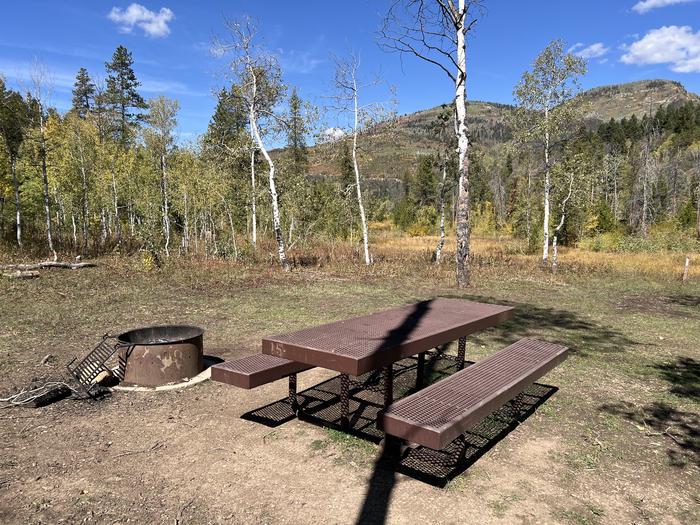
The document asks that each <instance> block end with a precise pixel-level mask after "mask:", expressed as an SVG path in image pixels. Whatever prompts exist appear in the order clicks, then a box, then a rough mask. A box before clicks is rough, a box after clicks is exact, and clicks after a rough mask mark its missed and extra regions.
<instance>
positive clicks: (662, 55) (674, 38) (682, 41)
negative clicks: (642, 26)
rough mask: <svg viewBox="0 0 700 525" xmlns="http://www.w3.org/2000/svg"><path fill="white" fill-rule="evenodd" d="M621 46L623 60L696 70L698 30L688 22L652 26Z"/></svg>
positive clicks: (699, 48) (680, 70)
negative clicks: (627, 44) (633, 40)
mask: <svg viewBox="0 0 700 525" xmlns="http://www.w3.org/2000/svg"><path fill="white" fill-rule="evenodd" d="M625 50H626V53H625V54H624V55H622V58H621V59H620V60H621V61H622V62H624V63H625V64H670V65H671V70H672V71H675V72H677V73H700V31H698V32H697V33H693V28H692V27H690V26H682V27H680V26H664V27H660V28H659V29H652V30H651V31H649V32H648V33H647V34H646V35H644V36H643V37H642V38H641V39H640V40H637V41H636V42H634V43H632V44H631V45H630V46H627V47H626V48H625Z"/></svg>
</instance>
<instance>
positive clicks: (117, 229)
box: [110, 166, 121, 240]
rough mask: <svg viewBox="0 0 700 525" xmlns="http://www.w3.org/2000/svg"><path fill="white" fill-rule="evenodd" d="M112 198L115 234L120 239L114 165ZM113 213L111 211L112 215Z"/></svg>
mask: <svg viewBox="0 0 700 525" xmlns="http://www.w3.org/2000/svg"><path fill="white" fill-rule="evenodd" d="M112 200H113V202H112V205H113V206H114V234H115V236H116V237H117V240H119V239H120V237H121V231H120V230H121V228H120V227H119V202H118V199H117V178H116V176H115V175H114V166H112ZM111 215H112V214H111V213H110V217H111ZM110 223H111V220H110Z"/></svg>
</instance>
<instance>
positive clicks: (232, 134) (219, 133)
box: [204, 86, 248, 147]
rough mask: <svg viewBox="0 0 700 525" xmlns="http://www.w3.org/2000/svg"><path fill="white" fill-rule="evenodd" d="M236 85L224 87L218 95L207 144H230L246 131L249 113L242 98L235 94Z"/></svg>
mask: <svg viewBox="0 0 700 525" xmlns="http://www.w3.org/2000/svg"><path fill="white" fill-rule="evenodd" d="M235 89H236V86H231V89H230V90H227V89H226V88H222V89H221V91H219V93H217V95H216V108H215V109H214V114H213V115H212V117H211V121H210V122H209V127H208V128H207V132H206V134H205V136H204V142H205V144H206V145H207V146H211V147H217V146H224V145H225V146H229V147H231V146H232V144H233V143H234V142H235V141H236V140H238V138H239V136H240V133H241V132H242V131H245V128H246V124H247V122H248V114H247V111H246V108H245V107H244V106H243V103H242V101H241V98H240V97H238V96H236V94H235V92H234V91H235Z"/></svg>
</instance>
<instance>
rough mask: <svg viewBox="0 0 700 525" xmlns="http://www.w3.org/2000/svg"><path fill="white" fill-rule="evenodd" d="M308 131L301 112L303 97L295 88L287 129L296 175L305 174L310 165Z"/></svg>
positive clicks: (293, 169) (291, 158) (291, 96)
mask: <svg viewBox="0 0 700 525" xmlns="http://www.w3.org/2000/svg"><path fill="white" fill-rule="evenodd" d="M306 133H307V130H306V123H305V122H304V117H303V116H302V114H301V99H300V98H299V95H298V94H297V90H296V88H294V89H293V90H292V94H291V95H290V97H289V123H288V129H287V148H288V150H289V155H290V160H291V164H292V172H293V173H294V175H302V176H305V175H306V170H307V169H308V167H309V152H308V150H307V148H306V139H305V136H306Z"/></svg>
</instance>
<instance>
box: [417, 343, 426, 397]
mask: <svg viewBox="0 0 700 525" xmlns="http://www.w3.org/2000/svg"><path fill="white" fill-rule="evenodd" d="M424 373H425V352H421V353H420V354H418V366H417V367H416V389H418V388H422V387H423V374H424Z"/></svg>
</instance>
